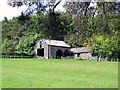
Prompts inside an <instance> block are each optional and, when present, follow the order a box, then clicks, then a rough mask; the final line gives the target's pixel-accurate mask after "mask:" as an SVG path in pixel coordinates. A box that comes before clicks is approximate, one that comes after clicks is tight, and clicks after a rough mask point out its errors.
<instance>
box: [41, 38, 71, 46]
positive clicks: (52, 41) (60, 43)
mask: <svg viewBox="0 0 120 90" xmlns="http://www.w3.org/2000/svg"><path fill="white" fill-rule="evenodd" d="M40 41H43V42H45V43H46V44H47V45H53V46H62V47H70V46H69V45H68V44H66V43H65V42H64V41H59V40H46V39H45V40H40Z"/></svg>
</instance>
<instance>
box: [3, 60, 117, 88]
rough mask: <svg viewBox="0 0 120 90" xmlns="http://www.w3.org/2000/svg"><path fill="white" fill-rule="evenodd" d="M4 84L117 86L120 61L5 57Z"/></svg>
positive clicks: (73, 86)
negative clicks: (119, 62)
mask: <svg viewBox="0 0 120 90" xmlns="http://www.w3.org/2000/svg"><path fill="white" fill-rule="evenodd" d="M2 64H3V67H2V68H3V77H2V79H3V82H2V83H3V88H117V87H118V63H117V62H95V61H87V60H84V61H83V60H50V59H48V60H44V59H3V60H2Z"/></svg>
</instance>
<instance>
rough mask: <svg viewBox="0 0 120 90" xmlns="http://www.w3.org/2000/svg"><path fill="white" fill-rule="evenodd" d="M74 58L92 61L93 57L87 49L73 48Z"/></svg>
mask: <svg viewBox="0 0 120 90" xmlns="http://www.w3.org/2000/svg"><path fill="white" fill-rule="evenodd" d="M71 52H72V53H73V56H74V58H78V59H91V58H92V55H91V53H90V51H89V50H88V49H87V48H86V47H77V48H71Z"/></svg>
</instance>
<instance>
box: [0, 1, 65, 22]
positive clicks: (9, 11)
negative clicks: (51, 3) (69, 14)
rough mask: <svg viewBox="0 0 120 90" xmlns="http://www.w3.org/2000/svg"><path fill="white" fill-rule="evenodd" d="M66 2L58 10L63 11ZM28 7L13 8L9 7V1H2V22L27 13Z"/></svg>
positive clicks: (0, 6) (0, 12)
mask: <svg viewBox="0 0 120 90" xmlns="http://www.w3.org/2000/svg"><path fill="white" fill-rule="evenodd" d="M64 2H65V0H62V2H61V3H60V4H59V5H58V6H57V10H58V9H59V10H60V11H63V10H64V8H63V4H64ZM25 10H26V7H25V6H22V7H19V8H17V7H14V8H13V7H11V6H9V5H7V0H0V21H2V20H3V19H4V17H7V18H8V19H12V18H13V17H16V16H18V15H20V14H21V12H22V11H25Z"/></svg>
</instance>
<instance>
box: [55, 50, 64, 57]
mask: <svg viewBox="0 0 120 90" xmlns="http://www.w3.org/2000/svg"><path fill="white" fill-rule="evenodd" d="M62 56H63V52H62V50H60V49H59V50H57V51H56V58H57V59H61V57H62Z"/></svg>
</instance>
